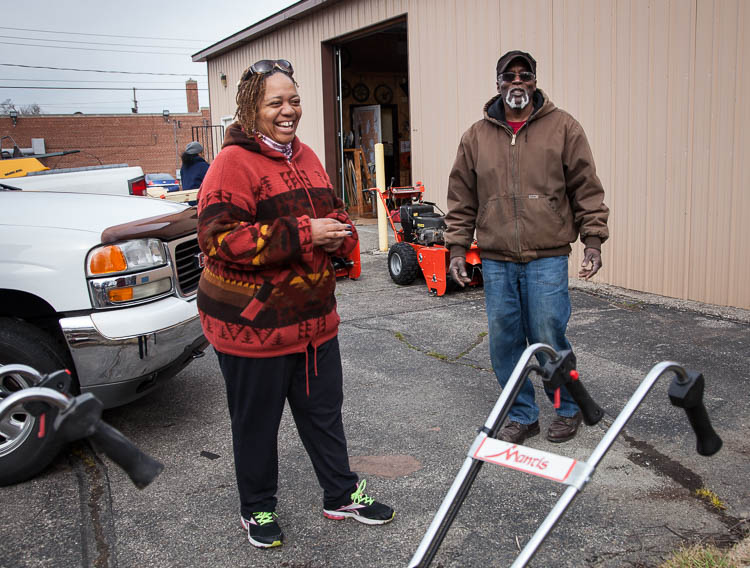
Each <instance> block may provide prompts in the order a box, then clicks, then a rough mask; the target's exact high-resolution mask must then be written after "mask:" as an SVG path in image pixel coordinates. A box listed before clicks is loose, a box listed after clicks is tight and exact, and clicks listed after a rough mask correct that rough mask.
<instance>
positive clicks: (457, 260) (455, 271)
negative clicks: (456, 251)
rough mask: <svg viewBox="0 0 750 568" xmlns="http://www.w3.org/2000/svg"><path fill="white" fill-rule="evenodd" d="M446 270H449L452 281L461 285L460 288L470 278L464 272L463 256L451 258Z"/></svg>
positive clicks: (469, 280)
mask: <svg viewBox="0 0 750 568" xmlns="http://www.w3.org/2000/svg"><path fill="white" fill-rule="evenodd" d="M448 272H450V275H451V278H453V281H454V282H456V283H457V284H458V285H459V286H461V288H463V287H464V286H466V284H468V283H469V282H471V278H469V275H468V273H467V272H466V259H465V258H464V257H463V256H454V257H453V258H451V263H450V265H449V267H448Z"/></svg>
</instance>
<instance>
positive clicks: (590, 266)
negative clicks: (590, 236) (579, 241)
mask: <svg viewBox="0 0 750 568" xmlns="http://www.w3.org/2000/svg"><path fill="white" fill-rule="evenodd" d="M601 267H602V253H601V252H599V251H598V250H596V249H595V248H585V249H583V262H582V263H581V270H579V271H578V277H579V278H584V279H585V280H588V279H589V278H591V277H592V276H593V275H594V274H596V273H597V272H599V269H600V268H601Z"/></svg>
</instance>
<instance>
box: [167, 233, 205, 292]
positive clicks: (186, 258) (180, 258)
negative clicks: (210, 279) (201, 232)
mask: <svg viewBox="0 0 750 568" xmlns="http://www.w3.org/2000/svg"><path fill="white" fill-rule="evenodd" d="M169 249H170V251H171V253H172V259H173V262H174V267H175V273H176V274H177V287H178V292H179V293H180V294H181V295H182V296H192V295H193V294H195V291H196V290H197V289H198V280H199V279H200V276H201V271H202V270H203V268H202V266H201V264H202V263H200V262H199V258H200V255H201V249H200V247H199V246H198V238H197V237H196V236H194V235H193V236H189V237H185V238H182V239H179V240H177V241H172V242H171V243H169Z"/></svg>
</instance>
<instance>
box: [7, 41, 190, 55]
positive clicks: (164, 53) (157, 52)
mask: <svg viewBox="0 0 750 568" xmlns="http://www.w3.org/2000/svg"><path fill="white" fill-rule="evenodd" d="M0 44H4V45H23V46H26V47H46V48H47V49H49V48H54V49H75V50H76V51H109V52H114V53H151V54H156V55H179V56H180V57H190V54H189V53H187V52H183V53H171V52H166V51H133V50H127V49H91V48H90V47H68V46H66V45H39V44H36V43H18V42H14V41H0Z"/></svg>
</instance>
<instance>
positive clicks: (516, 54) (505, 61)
mask: <svg viewBox="0 0 750 568" xmlns="http://www.w3.org/2000/svg"><path fill="white" fill-rule="evenodd" d="M516 59H523V60H524V61H525V62H526V63H527V64H528V66H529V70H530V71H531V72H532V73H533V74H534V75H536V60H535V59H534V58H533V57H531V54H529V53H526V52H525V51H519V50H517V49H514V50H513V51H509V52H508V53H506V54H505V55H503V56H502V57H501V58H500V59H498V60H497V74H498V75H500V73H502V72H503V71H505V70H506V69H507V68H508V65H510V64H511V63H512V62H513V61H515V60H516Z"/></svg>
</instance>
